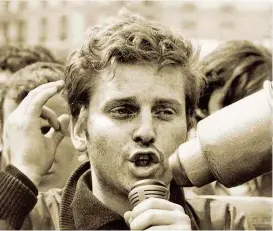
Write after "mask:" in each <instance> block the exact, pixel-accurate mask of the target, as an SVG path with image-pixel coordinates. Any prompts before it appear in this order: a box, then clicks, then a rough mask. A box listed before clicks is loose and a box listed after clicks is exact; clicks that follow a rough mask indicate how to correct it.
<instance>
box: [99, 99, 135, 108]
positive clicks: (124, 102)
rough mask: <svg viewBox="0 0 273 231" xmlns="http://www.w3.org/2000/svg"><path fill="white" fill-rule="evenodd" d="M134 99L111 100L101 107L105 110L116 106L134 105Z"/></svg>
mask: <svg viewBox="0 0 273 231" xmlns="http://www.w3.org/2000/svg"><path fill="white" fill-rule="evenodd" d="M136 102H137V100H136V97H125V98H123V97H122V98H113V99H111V100H109V101H108V102H106V103H105V105H104V106H103V107H104V108H105V109H107V108H109V107H112V106H115V105H118V104H136Z"/></svg>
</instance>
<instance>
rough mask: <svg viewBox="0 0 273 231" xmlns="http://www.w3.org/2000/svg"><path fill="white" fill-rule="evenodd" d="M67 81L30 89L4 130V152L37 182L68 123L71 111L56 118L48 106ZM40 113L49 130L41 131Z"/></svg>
mask: <svg viewBox="0 0 273 231" xmlns="http://www.w3.org/2000/svg"><path fill="white" fill-rule="evenodd" d="M63 85H64V82H63V81H62V80H61V81H56V82H51V83H46V84H43V85H41V86H39V87H37V88H35V89H34V90H32V91H30V92H29V94H28V95H27V96H26V97H25V99H24V100H23V101H22V102H21V104H20V105H19V106H18V107H17V108H16V109H15V110H14V111H13V112H12V113H11V114H10V115H9V116H8V118H7V120H6V122H5V124H4V131H3V143H4V148H3V156H4V160H5V162H6V164H12V165H14V166H15V167H17V168H18V169H19V170H20V171H22V172H23V173H24V174H25V175H26V176H28V177H29V179H30V180H32V181H33V183H34V184H35V185H36V186H38V185H39V183H40V180H41V177H42V176H43V175H44V174H45V173H47V172H48V170H49V169H50V167H51V165H52V164H53V161H54V158H55V153H56V149H57V147H58V145H59V143H60V142H61V140H62V139H63V137H64V135H65V133H66V130H67V128H68V125H69V115H67V114H64V115H61V116H60V117H59V118H57V115H56V114H55V112H54V111H52V110H50V109H48V108H46V107H45V106H44V105H45V104H46V102H47V101H48V100H49V99H50V98H51V97H52V96H54V95H55V94H56V93H58V92H59V91H60V90H61V89H62V88H63ZM41 117H42V118H44V119H47V120H48V122H49V124H50V126H51V127H52V128H51V129H50V131H49V132H48V133H47V134H45V135H43V134H42V133H41Z"/></svg>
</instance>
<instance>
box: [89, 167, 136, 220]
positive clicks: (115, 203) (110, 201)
mask: <svg viewBox="0 0 273 231" xmlns="http://www.w3.org/2000/svg"><path fill="white" fill-rule="evenodd" d="M94 176H95V173H94V172H92V192H93V195H94V196H95V197H96V198H97V199H98V200H99V201H100V202H101V203H103V204H104V205H105V206H107V207H108V208H110V209H111V210H113V211H114V212H116V213H118V214H119V215H120V216H122V217H123V215H124V213H125V212H126V211H129V210H131V205H130V202H129V200H128V196H127V195H126V194H121V193H120V192H117V191H115V190H113V189H112V188H107V187H105V186H102V184H100V183H99V182H98V179H97V178H96V177H94Z"/></svg>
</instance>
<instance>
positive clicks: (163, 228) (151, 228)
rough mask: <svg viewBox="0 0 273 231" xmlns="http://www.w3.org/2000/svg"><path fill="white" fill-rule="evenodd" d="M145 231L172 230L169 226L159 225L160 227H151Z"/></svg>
mask: <svg viewBox="0 0 273 231" xmlns="http://www.w3.org/2000/svg"><path fill="white" fill-rule="evenodd" d="M145 230H172V229H170V227H169V226H166V225H160V226H151V227H149V228H147V229H145Z"/></svg>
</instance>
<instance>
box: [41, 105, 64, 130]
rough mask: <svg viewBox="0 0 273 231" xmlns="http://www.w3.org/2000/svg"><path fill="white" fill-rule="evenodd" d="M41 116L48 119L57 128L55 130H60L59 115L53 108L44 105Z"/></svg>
mask: <svg viewBox="0 0 273 231" xmlns="http://www.w3.org/2000/svg"><path fill="white" fill-rule="evenodd" d="M41 118H43V119H46V120H48V122H49V124H50V125H51V126H52V127H53V128H54V129H55V131H59V129H60V124H59V121H58V116H57V114H56V113H55V112H54V111H53V110H52V109H50V108H49V107H46V106H43V107H42V113H41Z"/></svg>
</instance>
